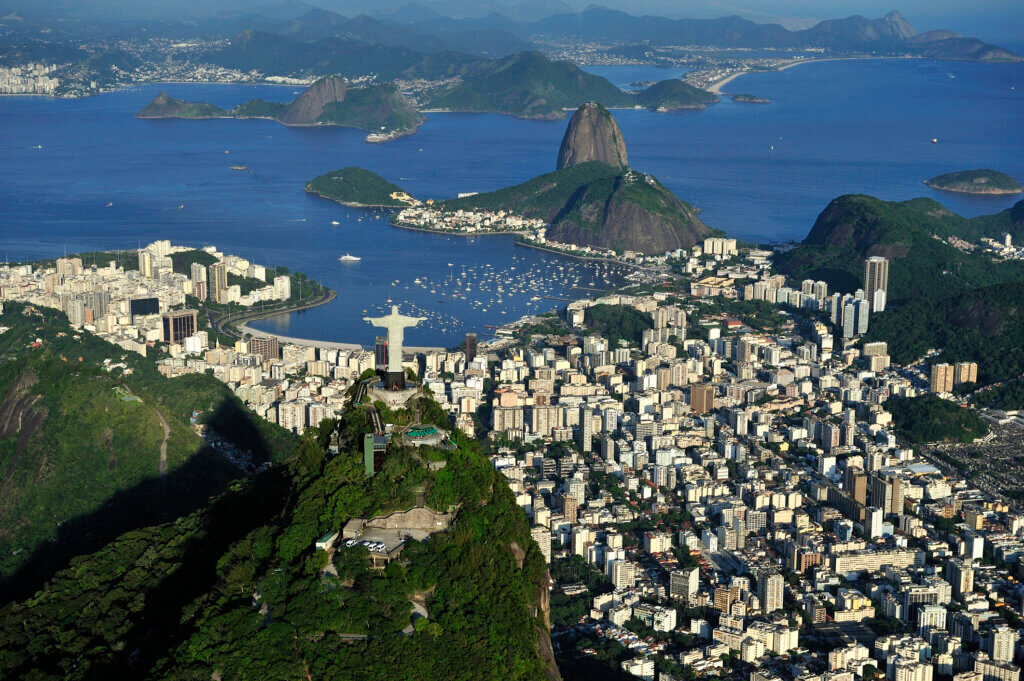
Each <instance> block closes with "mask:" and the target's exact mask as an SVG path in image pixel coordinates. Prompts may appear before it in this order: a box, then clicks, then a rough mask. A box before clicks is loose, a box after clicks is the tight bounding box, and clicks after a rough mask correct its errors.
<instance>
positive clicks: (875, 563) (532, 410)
mask: <svg viewBox="0 0 1024 681" xmlns="http://www.w3.org/2000/svg"><path fill="white" fill-rule="evenodd" d="M427 211H428V209H425V208H420V207H418V208H411V209H406V210H405V211H403V213H402V214H403V215H405V216H406V218H407V219H406V221H407V222H413V219H412V218H413V217H415V218H416V219H417V220H421V219H422V220H428V219H429V213H428V212H427ZM463 217H464V216H463ZM501 220H503V221H505V222H506V223H507V217H506V216H501ZM471 222H476V221H471ZM463 224H469V223H467V222H465V221H464V222H463ZM431 226H434V227H436V225H435V224H433V223H432V224H431ZM480 226H482V227H487V228H490V227H492V226H493V225H492V224H490V223H481V225H480ZM507 227H508V228H513V227H514V228H516V229H521V228H523V227H529V228H536V227H537V225H523V224H522V223H518V222H517V223H515V224H512V223H507ZM541 229H542V228H541ZM986 247H987V248H989V249H990V250H993V251H995V252H998V253H999V254H1001V255H1002V256H1003V257H1012V253H1014V251H1013V248H1012V246H1011V244H1010V242H1009V241H1008V240H1006V241H1004V242H1001V243H995V242H993V243H990V244H987V246H986ZM184 250H188V249H184V248H181V247H175V246H171V244H170V243H169V242H157V243H155V244H151V245H150V246H148V247H146V248H145V249H142V250H141V251H140V252H139V254H138V255H139V260H138V263H139V265H138V269H127V270H126V269H125V268H124V267H122V266H120V265H119V264H118V262H117V260H116V259H114V258H113V256H112V258H111V261H110V262H107V263H104V264H93V265H87V264H85V263H83V261H82V260H81V259H80V258H75V257H72V258H61V259H58V260H56V262H55V263H54V264H53V265H50V266H33V265H28V264H25V265H8V266H4V267H3V268H0V299H2V300H8V301H15V300H17V301H23V302H27V303H30V304H32V305H37V306H47V307H53V308H59V309H61V310H63V311H64V312H65V313H67V315H68V318H69V320H70V322H71V324H72V325H73V326H74V327H76V328H77V329H80V330H82V331H87V332H92V333H95V334H98V335H100V336H102V337H104V338H106V339H108V340H110V341H111V342H113V343H116V344H117V345H119V346H120V347H121V348H123V349H125V350H126V351H134V352H139V353H141V354H144V355H147V356H149V357H153V358H155V359H156V360H157V363H158V364H159V366H160V370H161V371H162V372H163V373H164V374H165V375H167V376H170V377H173V376H179V375H182V374H187V373H193V372H212V373H213V375H214V376H216V377H217V378H219V379H220V380H222V381H224V382H225V383H226V384H228V385H229V386H230V387H231V388H232V390H233V391H234V392H235V394H236V395H238V397H240V398H241V399H242V400H243V401H244V402H245V403H246V404H247V405H248V406H249V407H251V408H252V409H253V410H255V411H256V413H258V414H259V415H260V416H262V417H263V418H265V419H267V420H269V421H273V422H275V423H278V424H279V425H281V426H283V427H285V428H288V429H290V430H292V431H294V432H298V433H301V432H302V431H303V429H305V428H306V427H308V426H309V425H311V424H314V425H315V424H319V423H320V421H321V420H322V419H324V418H330V417H333V416H335V415H336V414H338V413H340V412H341V410H342V409H343V408H344V406H345V403H346V400H348V399H357V398H359V397H358V396H360V392H358V391H352V390H350V388H351V387H353V386H354V385H357V384H359V383H360V382H361V381H363V380H365V376H366V375H367V373H366V372H367V371H381V370H383V369H384V367H386V366H387V364H388V347H387V343H386V342H385V340H384V339H383V338H380V339H378V341H377V345H376V346H375V347H374V349H373V350H369V349H359V348H352V349H341V348H339V347H338V346H337V345H334V346H332V347H327V346H322V347H318V346H317V345H316V343H313V342H311V343H310V344H309V345H294V344H287V343H281V342H279V341H278V339H277V338H274V337H259V338H253V337H246V338H244V339H243V340H239V341H237V342H236V343H234V345H233V346H230V347H228V346H222V345H221V344H220V343H219V342H216V341H215V342H214V343H213V344H212V346H211V342H210V338H211V335H210V333H209V332H208V331H207V330H204V329H200V328H199V326H200V321H201V314H200V311H198V310H195V309H188V308H187V303H188V302H189V301H191V300H192V299H193V298H194V299H196V300H199V301H207V300H212V301H214V302H215V303H216V304H228V303H236V304H239V305H242V306H252V305H257V304H259V303H260V302H261V301H267V300H288V299H289V298H290V297H291V291H290V281H289V278H288V277H287V276H284V275H280V274H278V275H277V276H276V277H274V278H273V283H270V284H267V285H266V286H264V287H259V288H253V287H252V286H249V287H247V289H249V290H248V292H247V293H245V294H244V295H243V293H242V288H241V287H240V286H239V285H229V282H228V275H229V274H230V275H233V276H237V277H244V278H245V279H246V280H260V281H264V280H266V279H267V268H263V267H261V266H259V265H256V264H254V263H251V262H248V261H246V260H244V259H241V258H236V257H233V256H230V255H224V254H222V253H220V252H218V251H217V250H216V249H214V248H212V247H209V248H207V249H204V251H205V252H206V253H208V254H209V255H211V256H213V258H215V259H216V262H215V263H213V264H210V265H208V266H203V265H200V264H193V265H192V266H191V268H190V272H189V273H188V274H183V273H176V272H175V271H174V268H173V266H172V255H173V254H174V253H176V252H181V251H184ZM769 256H770V253H768V252H766V251H761V250H757V249H744V248H738V247H737V243H736V241H735V240H734V239H724V238H712V239H707V240H705V241H704V242H702V243H700V244H698V245H697V246H695V247H693V248H692V249H689V250H682V251H677V252H674V253H671V254H666V255H665V256H663V257H659V258H656V259H654V260H655V261H656V262H659V263H667V264H668V265H671V266H673V267H675V268H676V270H675V271H678V272H680V273H684V274H685V275H686V276H687V277H688V278H689V284H688V289H687V290H682V291H658V290H656V289H653V290H649V291H648V292H644V293H635V294H627V293H613V294H611V295H605V296H602V297H598V298H595V299H584V300H577V301H573V302H570V303H569V304H568V305H567V307H566V309H565V310H564V314H562V315H560V316H559V317H558V318H556V319H557V320H558V322H559V323H560V324H561V327H560V330H559V331H558V332H555V333H553V332H552V331H551V330H550V328H548V327H547V326H546V325H547V324H549V323H550V322H551V321H552V317H544V316H541V317H527V318H523V319H520V320H518V321H517V322H515V323H512V324H509V325H507V326H504V327H501V328H499V329H497V330H496V332H495V336H494V338H493V339H489V340H486V341H480V342H478V341H477V337H476V335H475V334H469V335H468V336H467V337H466V342H465V345H464V347H462V348H460V349H458V350H452V351H440V350H439V351H431V352H425V353H419V354H411V353H410V354H407V355H406V356H404V357H402V360H403V361H402V364H403V367H404V368H406V369H407V370H408V371H409V372H411V373H412V374H415V376H416V379H417V381H418V382H419V385H420V386H422V388H426V389H429V391H430V392H431V393H432V395H433V397H434V399H435V400H437V402H438V403H439V404H440V405H441V407H442V408H443V409H445V410H446V411H447V412H448V413H449V415H450V424H451V427H452V428H453V429H460V430H462V431H464V432H466V433H468V434H470V435H473V436H480V437H484V438H486V440H485V441H486V442H488V443H489V445H490V451H491V452H492V454H491V456H492V460H493V464H494V466H495V467H496V468H497V469H499V470H500V471H501V472H502V473H503V474H504V476H505V477H506V479H507V481H508V484H509V485H510V487H511V489H512V491H513V492H514V494H515V495H516V498H517V500H518V503H519V505H520V506H521V507H522V509H523V511H524V512H525V513H526V515H527V516H528V517H529V519H530V522H531V523H532V527H533V530H532V534H533V537H534V539H535V540H536V541H537V543H538V544H539V546H540V547H541V551H542V552H543V554H544V556H545V557H546V559H547V560H548V562H549V563H550V564H551V571H552V575H553V578H554V585H553V589H552V616H553V618H554V620H555V622H554V625H555V626H554V630H553V641H554V644H555V646H556V647H557V648H559V649H560V650H562V652H563V653H566V652H567V651H569V650H571V649H573V648H574V647H575V650H576V652H577V654H579V655H584V656H587V655H593V656H599V655H602V654H604V653H606V652H607V651H608V650H609V649H611V648H615V647H616V646H621V647H622V648H623V649H625V650H626V651H628V655H626V656H625V657H624V659H621V660H620V661H619V663H618V664H619V665H620V666H621V668H622V670H624V671H625V672H627V673H629V674H632V675H634V676H636V677H638V678H641V679H649V680H651V681H653V680H654V679H655V677H656V672H657V673H658V674H659V675H660V676H658V678H660V679H673V678H678V677H679V676H680V675H682V676H686V675H689V676H690V677H691V678H692V677H694V676H725V675H729V674H731V673H732V672H734V671H736V670H743V669H745V670H746V673H747V674H748V676H749V678H750V679H751V680H752V681H854V679H855V678H856V679H865V680H870V679H875V678H877V679H881V678H883V677H884V678H886V679H888V680H889V681H933V679H953V680H954V681H1019V679H1020V668H1019V667H1018V666H1017V665H1016V660H1017V659H1018V655H1019V652H1018V651H1019V628H1020V617H1021V614H1022V602H1024V599H1022V596H1024V590H1022V587H1021V585H1020V584H1019V583H1018V582H1017V580H1016V578H1015V577H1014V573H1015V572H1017V569H1018V568H1019V567H1020V563H1021V561H1022V560H1024V541H1022V539H1021V537H1022V533H1024V516H1021V515H1020V514H1019V513H1018V512H1017V511H1016V510H1015V509H1014V508H1013V507H1012V506H1010V505H1008V504H1007V503H1006V501H1004V500H1003V499H1000V498H998V497H997V496H996V494H993V493H992V491H991V490H984V489H982V488H980V487H978V486H976V485H975V484H974V483H972V482H970V481H968V480H967V479H964V478H963V477H962V476H958V475H956V471H955V470H954V469H950V468H949V467H948V466H944V465H943V464H942V462H941V461H938V460H932V459H931V458H925V456H924V455H923V454H922V453H920V452H918V453H915V450H913V449H912V448H910V447H909V446H907V445H906V444H905V443H903V442H902V441H901V439H900V438H899V437H898V436H897V433H896V431H895V429H894V427H893V416H892V414H890V413H889V412H888V411H887V410H886V409H885V406H884V405H885V402H886V401H887V400H888V399H889V398H890V397H894V396H902V397H913V396H916V395H920V394H926V393H934V394H936V395H938V396H939V397H941V398H943V399H949V400H956V399H958V398H956V397H954V395H953V390H954V387H955V386H957V385H958V384H967V383H973V382H975V381H976V379H977V371H978V366H977V364H974V363H970V362H963V363H958V364H955V365H947V364H943V363H938V362H935V361H931V357H924V358H921V359H920V360H919V361H918V362H916V363H915V364H913V365H910V366H896V365H894V364H893V363H892V362H891V361H890V358H889V355H888V350H887V346H886V344H885V343H881V342H874V343H866V342H864V341H863V339H862V336H863V334H864V333H866V332H867V330H868V326H869V320H870V316H871V314H873V313H874V312H878V311H881V310H883V309H884V308H885V304H886V296H887V293H888V282H889V268H890V262H889V261H888V260H886V259H885V258H880V257H873V258H869V259H868V260H867V261H865V263H864V274H865V276H864V281H865V288H864V289H862V290H857V291H854V292H835V291H829V290H828V289H829V287H828V286H827V284H825V282H820V281H811V280H807V281H802V282H787V281H786V279H785V277H783V276H781V275H778V274H775V273H773V272H772V270H771V266H770V260H769ZM892 266H893V267H895V266H898V265H897V264H895V263H894V264H893V265H892ZM732 299H737V300H757V301H763V302H765V303H767V304H768V305H769V306H770V307H771V309H772V310H774V311H775V312H776V313H777V316H778V317H779V318H780V319H781V320H782V321H781V323H777V324H771V325H766V326H765V328H760V327H759V326H758V324H757V323H756V322H754V321H752V320H745V319H743V318H741V317H742V315H739V316H733V315H731V314H730V313H729V312H728V311H727V309H720V308H719V307H716V305H717V304H718V303H726V302H728V301H730V300H732ZM609 309H611V310H613V311H614V310H619V311H620V312H623V313H626V312H628V313H629V315H632V316H637V315H639V316H640V317H642V318H643V319H645V320H646V321H647V323H646V324H645V325H644V328H643V330H642V331H641V332H639V333H638V334H637V337H636V338H635V339H631V338H628V337H626V338H622V337H616V338H610V337H606V336H602V335H600V334H599V333H595V332H593V331H592V330H589V327H591V326H592V323H591V322H592V318H591V315H592V314H593V313H594V312H596V311H597V310H602V311H606V310H609ZM117 361H118V360H117V358H116V357H112V358H111V362H112V363H114V364H116V363H117ZM416 389H418V388H416ZM385 397H386V395H385ZM983 416H984V417H985V418H986V419H988V420H989V421H991V422H994V423H999V424H1002V425H1005V426H1008V427H1013V428H1018V427H1024V421H1021V419H1019V418H1017V417H1016V414H1013V413H1010V414H1007V413H1001V412H998V413H993V412H987V413H985V414H984V415H983ZM375 429H376V430H378V431H379V432H376V433H374V434H373V436H374V437H371V438H370V439H369V440H368V445H367V446H368V447H369V448H370V449H379V448H383V447H386V446H387V442H388V439H389V436H390V435H391V434H394V433H395V432H396V429H395V426H394V425H393V424H389V423H387V422H380V423H376V424H375ZM404 436H405V437H410V438H431V437H434V438H443V436H444V434H443V433H439V432H438V431H436V430H434V429H423V430H409V431H407V432H405V433H404ZM1015 438H1016V439H1019V434H1018V435H1017V436H1015ZM368 451H370V450H368ZM368 457H369V458H368V459H367V461H368V463H367V467H368V473H370V474H372V470H373V469H372V466H373V465H374V464H373V452H372V451H370V454H369V455H368ZM410 513H411V512H410ZM429 519H430V520H431V521H432V519H433V516H431V517H430V518H429ZM339 529H340V528H339ZM351 536H354V535H351V534H346V537H351ZM343 538H344V537H343ZM336 539H337V537H336V536H335V537H333V538H325V540H324V541H325V544H324V546H323V548H325V549H328V550H329V549H330V548H331V545H332V542H333V541H334V540H336ZM351 540H352V539H351V538H349V541H351ZM378 543H379V544H380V547H384V549H381V550H382V551H383V550H385V549H386V546H385V543H382V542H378ZM318 546H319V545H318ZM378 548H379V547H378ZM374 550H376V549H374ZM388 555H390V554H388ZM388 555H384V556H382V557H380V560H382V561H386V560H387V558H388ZM374 560H375V561H376V560H377V558H375V559H374ZM616 649H618V648H616ZM744 665H747V666H746V667H744ZM680 670H682V671H680ZM736 678H739V677H736Z"/></svg>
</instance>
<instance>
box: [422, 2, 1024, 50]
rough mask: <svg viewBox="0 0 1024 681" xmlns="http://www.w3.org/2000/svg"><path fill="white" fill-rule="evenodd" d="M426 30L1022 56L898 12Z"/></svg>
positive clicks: (599, 19) (448, 22) (619, 18)
mask: <svg viewBox="0 0 1024 681" xmlns="http://www.w3.org/2000/svg"><path fill="white" fill-rule="evenodd" d="M415 25H416V26H417V28H419V29H420V30H433V29H438V28H442V27H443V28H444V30H448V31H453V30H456V27H461V28H462V29H463V30H465V29H468V28H471V27H472V28H477V29H479V28H494V29H500V30H503V31H507V32H509V33H511V34H514V35H517V36H520V37H522V38H529V37H530V36H536V35H545V36H551V37H555V38H576V39H583V40H590V41H615V42H634V43H644V44H647V45H700V46H717V47H745V48H770V47H772V48H787V47H788V48H809V47H820V48H828V49H832V50H839V51H854V52H879V53H901V54H902V53H909V54H917V55H921V56H926V57H932V58H935V59H968V60H975V61H1019V60H1020V59H1021V58H1020V57H1019V56H1018V55H1016V54H1014V53H1012V52H1010V51H1009V50H1005V49H1003V48H1000V47H997V46H995V45H990V44H988V43H985V42H984V41H981V40H979V39H977V38H965V37H962V36H960V35H959V34H957V33H954V32H952V31H945V30H943V31H929V32H927V33H921V34H918V33H917V32H916V31H915V30H914V28H913V27H912V26H911V25H910V23H909V22H907V20H906V19H904V18H903V16H902V15H901V14H900V13H899V12H896V11H893V12H890V13H889V14H887V15H886V16H885V17H882V18H881V19H866V18H864V17H862V16H852V17H847V18H845V19H830V20H828V21H822V22H821V23H819V24H817V25H815V26H813V27H811V28H808V29H804V30H800V31H791V30H789V29H786V28H784V27H783V26H780V25H779V24H758V23H754V22H753V21H750V20H748V19H742V18H740V17H737V16H731V17H722V18H719V19H666V18H665V17H655V16H634V15H632V14H628V13H626V12H621V11H618V10H611V9H607V8H604V7H592V8H589V9H587V10H585V11H583V12H580V13H578V14H572V13H569V14H560V15H555V16H549V17H546V18H544V19H540V20H538V21H534V22H529V23H523V22H516V21H512V20H510V19H508V18H506V17H503V16H500V15H496V14H492V15H489V16H486V17H482V18H478V19H460V20H454V19H448V18H439V19H433V20H425V21H421V22H418V23H416V24H415Z"/></svg>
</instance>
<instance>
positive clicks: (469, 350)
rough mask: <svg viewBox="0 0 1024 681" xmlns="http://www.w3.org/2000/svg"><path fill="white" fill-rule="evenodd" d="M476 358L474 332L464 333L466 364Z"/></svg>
mask: <svg viewBox="0 0 1024 681" xmlns="http://www.w3.org/2000/svg"><path fill="white" fill-rule="evenodd" d="M474 359H476V334H475V333H467V334H466V364H469V363H470V362H472V361H473V360H474Z"/></svg>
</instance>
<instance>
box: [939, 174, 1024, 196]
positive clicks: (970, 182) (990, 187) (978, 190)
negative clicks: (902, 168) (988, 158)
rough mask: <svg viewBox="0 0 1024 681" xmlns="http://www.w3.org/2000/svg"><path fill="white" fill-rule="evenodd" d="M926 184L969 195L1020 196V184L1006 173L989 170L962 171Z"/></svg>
mask: <svg viewBox="0 0 1024 681" xmlns="http://www.w3.org/2000/svg"><path fill="white" fill-rule="evenodd" d="M925 184H926V185H928V186H929V187H932V188H934V189H943V190H945V191H950V192H965V193H968V194H1019V193H1020V192H1021V186H1020V183H1019V182H1017V180H1015V179H1013V178H1012V177H1010V176H1009V175H1007V174H1006V173H1001V172H999V171H998V170H990V169H988V168H979V169H977V170H961V171H959V172H956V173H946V174H945V175H938V176H936V177H933V178H932V179H930V180H925Z"/></svg>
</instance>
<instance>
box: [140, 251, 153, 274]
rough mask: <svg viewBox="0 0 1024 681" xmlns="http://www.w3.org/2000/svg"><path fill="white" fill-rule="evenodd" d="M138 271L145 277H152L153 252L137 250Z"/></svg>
mask: <svg viewBox="0 0 1024 681" xmlns="http://www.w3.org/2000/svg"><path fill="white" fill-rule="evenodd" d="M139 272H140V273H141V274H142V276H143V277H145V278H146V279H152V278H153V254H152V253H150V252H149V251H139Z"/></svg>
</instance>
